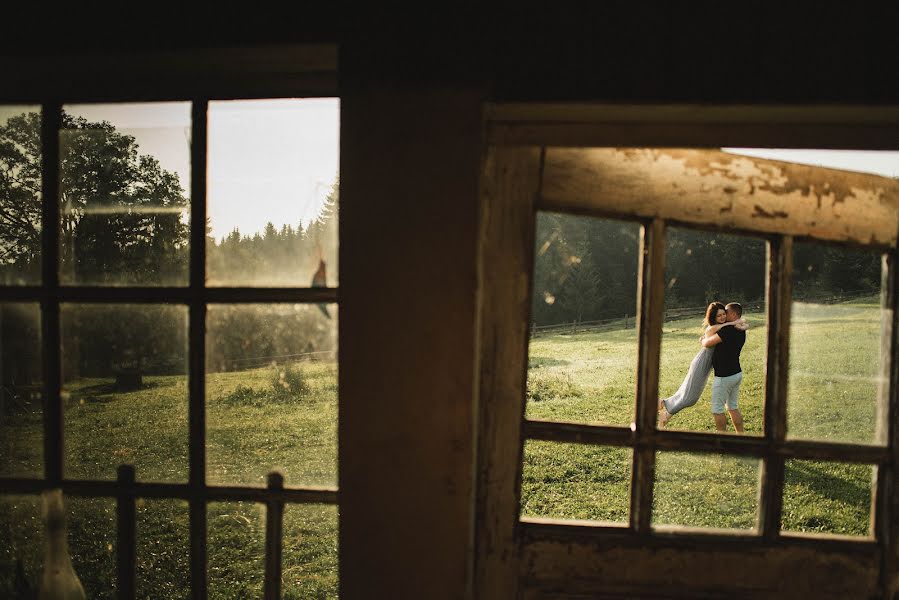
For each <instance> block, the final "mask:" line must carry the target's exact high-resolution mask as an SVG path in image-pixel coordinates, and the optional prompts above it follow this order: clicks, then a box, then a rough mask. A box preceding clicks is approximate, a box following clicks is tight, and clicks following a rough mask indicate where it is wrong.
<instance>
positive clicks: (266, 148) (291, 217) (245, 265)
mask: <svg viewBox="0 0 899 600" xmlns="http://www.w3.org/2000/svg"><path fill="white" fill-rule="evenodd" d="M339 121H340V102H339V100H337V99H336V98H305V99H280V100H240V101H218V102H210V103H209V227H210V232H209V238H208V239H207V249H206V260H207V280H208V283H209V284H210V285H253V286H297V287H322V286H329V287H336V286H337V281H338V277H337V221H338V215H337V213H338V201H337V170H338V153H339V143H338V139H339V135H338V133H339Z"/></svg>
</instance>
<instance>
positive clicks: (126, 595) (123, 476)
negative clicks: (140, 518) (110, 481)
mask: <svg viewBox="0 0 899 600" xmlns="http://www.w3.org/2000/svg"><path fill="white" fill-rule="evenodd" d="M134 479H135V477H134V466H133V465H121V466H119V470H118V481H117V484H118V488H119V490H118V491H119V494H118V498H117V499H116V500H117V504H116V515H117V519H116V521H117V531H118V534H117V542H116V554H117V570H116V572H117V581H116V584H117V587H118V593H119V598H120V599H121V600H131V599H132V598H134V597H135V595H136V593H137V585H136V575H135V564H136V562H135V561H136V554H137V550H136V546H137V511H136V509H135V498H134Z"/></svg>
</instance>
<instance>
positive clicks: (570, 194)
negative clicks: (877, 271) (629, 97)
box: [539, 148, 899, 248]
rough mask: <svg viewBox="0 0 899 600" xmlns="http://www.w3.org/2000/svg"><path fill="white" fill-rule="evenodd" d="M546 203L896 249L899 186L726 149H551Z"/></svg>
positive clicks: (544, 190)
mask: <svg viewBox="0 0 899 600" xmlns="http://www.w3.org/2000/svg"><path fill="white" fill-rule="evenodd" d="M539 207H540V208H542V209H546V210H560V211H565V210H580V211H583V210H595V211H597V212H599V213H602V214H620V215H631V216H633V215H636V216H640V217H645V218H662V219H665V220H668V221H672V222H679V223H689V224H700V225H712V226H715V227H719V228H723V229H725V228H726V229H738V230H745V231H753V232H758V233H762V234H764V233H772V234H785V235H793V236H802V237H809V238H814V239H820V240H829V241H836V242H852V243H856V244H862V245H874V246H880V247H884V248H886V247H892V246H895V244H896V240H897V229H899V228H897V222H899V181H896V180H893V179H889V178H886V177H880V176H876V175H868V174H862V173H853V172H848V171H839V170H836V169H825V168H822V167H811V166H806V165H798V164H793V163H787V162H781V161H775V160H766V159H760V158H755V157H747V156H741V155H737V154H731V153H727V152H722V151H720V150H697V149H684V148H677V149H666V148H590V149H579V148H550V149H548V150H547V152H546V164H545V167H544V176H543V186H542V189H541V197H540V201H539Z"/></svg>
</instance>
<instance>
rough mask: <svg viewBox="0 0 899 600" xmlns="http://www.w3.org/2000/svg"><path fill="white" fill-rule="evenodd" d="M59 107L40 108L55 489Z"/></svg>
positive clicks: (58, 476)
mask: <svg viewBox="0 0 899 600" xmlns="http://www.w3.org/2000/svg"><path fill="white" fill-rule="evenodd" d="M61 126H62V105H61V104H60V103H58V102H47V103H44V104H43V106H42V107H41V198H42V200H43V203H42V213H41V272H42V278H43V279H42V291H43V297H42V300H41V367H42V370H43V373H41V376H42V377H43V379H44V386H43V397H44V402H43V404H44V476H45V478H46V480H47V483H48V484H49V485H50V486H51V487H52V486H58V485H59V484H60V483H61V482H62V476H63V410H62V398H61V396H60V393H59V386H60V346H59V342H60V336H59V235H58V233H57V232H58V231H59V175H60V168H59V130H60V128H61Z"/></svg>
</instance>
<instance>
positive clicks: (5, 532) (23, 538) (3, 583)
mask: <svg viewBox="0 0 899 600" xmlns="http://www.w3.org/2000/svg"><path fill="white" fill-rule="evenodd" d="M0 540H2V542H0V598H15V597H16V593H17V592H16V588H17V587H24V586H27V587H30V588H31V589H32V590H35V589H37V585H38V584H39V583H40V580H41V572H42V570H43V567H44V525H43V521H42V520H41V497H40V496H38V495H32V496H7V495H0ZM20 566H21V574H20V575H17V573H16V571H18V570H19V567H20ZM21 576H24V582H21V581H17V580H19V579H20V577H21Z"/></svg>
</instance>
